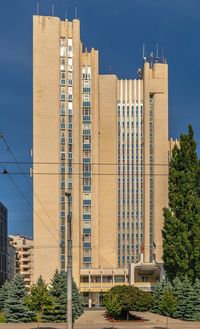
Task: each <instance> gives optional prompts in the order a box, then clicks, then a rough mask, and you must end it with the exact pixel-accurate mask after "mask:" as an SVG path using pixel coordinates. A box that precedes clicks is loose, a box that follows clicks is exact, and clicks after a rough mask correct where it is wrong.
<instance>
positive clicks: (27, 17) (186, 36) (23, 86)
mask: <svg viewBox="0 0 200 329" xmlns="http://www.w3.org/2000/svg"><path fill="white" fill-rule="evenodd" d="M53 3H54V6H55V15H56V16H59V17H61V18H63V19H64V17H65V12H67V17H68V19H72V18H74V13H75V7H77V12H78V18H80V20H81V37H82V41H83V43H84V45H85V46H86V47H88V48H91V47H95V48H96V49H98V50H99V53H100V72H101V73H106V72H108V71H109V67H110V66H111V68H112V72H113V73H116V74H117V75H118V76H119V77H120V78H135V77H136V72H137V69H138V67H139V66H141V64H142V44H143V43H145V44H146V49H147V51H148V52H150V51H152V50H153V51H155V48H156V44H157V43H158V44H159V47H160V49H161V48H164V49H165V52H166V57H167V61H168V64H169V136H170V137H171V136H172V137H174V138H178V136H179V135H180V133H181V132H184V131H186V129H187V126H188V124H189V123H191V124H192V125H193V127H194V130H195V133H196V134H195V137H196V140H197V142H198V143H199V142H200V135H199V127H200V102H199V94H200V74H199V73H200V60H199V58H200V42H199V31H200V1H199V0H76V1H74V0H71V1H70V0H40V1H39V8H40V14H41V15H51V8H52V4H53ZM36 7H37V1H36V0H0V45H1V47H0V131H1V132H2V133H3V134H4V137H5V138H6V141H7V143H8V144H9V146H10V148H11V150H12V151H13V153H14V154H15V156H16V158H17V159H18V161H31V157H30V150H31V147H32V15H33V14H36ZM0 161H12V158H11V156H10V153H9V151H7V150H6V148H5V146H4V144H3V142H2V141H0ZM5 167H6V168H7V169H8V170H10V171H11V172H12V171H15V172H16V171H17V167H14V166H10V165H5ZM29 167H30V166H29V165H25V166H23V170H24V171H25V172H28V171H29ZM0 170H1V171H2V168H0ZM12 177H13V179H14V180H15V181H16V183H17V185H18V186H19V187H20V189H21V190H22V191H23V193H24V194H25V195H26V197H27V199H28V200H29V201H30V202H32V192H31V189H30V187H29V185H28V184H27V183H26V181H25V179H24V177H23V176H21V175H19V176H17V175H15V176H12ZM27 178H28V176H27ZM28 180H30V178H28ZM30 182H31V180H30ZM0 201H1V202H3V203H4V204H5V205H6V206H7V208H8V211H9V232H10V233H21V234H26V235H29V236H31V235H32V211H31V209H30V208H29V207H28V205H27V204H26V203H25V201H24V199H23V198H22V197H21V195H20V194H19V192H18V191H17V190H16V189H15V187H14V185H13V184H12V182H11V181H10V180H9V177H7V176H6V175H0Z"/></svg>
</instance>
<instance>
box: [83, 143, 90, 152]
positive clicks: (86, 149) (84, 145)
mask: <svg viewBox="0 0 200 329" xmlns="http://www.w3.org/2000/svg"><path fill="white" fill-rule="evenodd" d="M88 150H89V151H90V150H91V144H89V143H88V144H83V151H88Z"/></svg>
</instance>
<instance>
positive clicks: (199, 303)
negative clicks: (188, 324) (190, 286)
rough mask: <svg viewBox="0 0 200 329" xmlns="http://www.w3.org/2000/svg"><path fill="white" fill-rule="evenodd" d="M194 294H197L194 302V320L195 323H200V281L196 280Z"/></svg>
mask: <svg viewBox="0 0 200 329" xmlns="http://www.w3.org/2000/svg"><path fill="white" fill-rule="evenodd" d="M194 293H195V300H194V313H193V319H194V320H195V321H200V280H198V279H197V280H196V281H195V284H194Z"/></svg>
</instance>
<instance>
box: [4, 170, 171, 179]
mask: <svg viewBox="0 0 200 329" xmlns="http://www.w3.org/2000/svg"><path fill="white" fill-rule="evenodd" d="M130 172H131V171H129V174H128V173H127V172H126V173H124V174H123V173H92V172H91V176H90V177H83V178H91V177H92V176H168V173H166V174H164V173H161V174H156V173H142V172H140V173H137V174H136V173H130ZM3 174H4V172H0V175H3ZM9 174H10V175H22V174H21V173H19V172H13V171H12V172H9ZM23 174H24V175H30V173H27V172H26V173H23ZM31 175H32V176H36V175H50V176H61V175H67V173H65V174H62V173H47V172H46V173H45V172H37V173H31ZM69 175H70V176H83V173H69Z"/></svg>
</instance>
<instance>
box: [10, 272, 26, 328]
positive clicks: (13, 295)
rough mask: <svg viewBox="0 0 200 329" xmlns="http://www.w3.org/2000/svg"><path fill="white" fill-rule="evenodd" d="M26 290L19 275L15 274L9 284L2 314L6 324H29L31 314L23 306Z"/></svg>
mask: <svg viewBox="0 0 200 329" xmlns="http://www.w3.org/2000/svg"><path fill="white" fill-rule="evenodd" d="M26 296H27V289H26V287H25V284H24V280H23V278H22V276H21V275H19V274H17V275H16V276H15V278H14V279H13V280H12V281H11V283H10V288H9V290H8V294H7V298H6V300H5V302H4V313H5V315H6V320H7V322H29V321H31V313H30V312H29V311H28V310H27V308H26V307H25V305H24V299H25V297H26Z"/></svg>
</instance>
